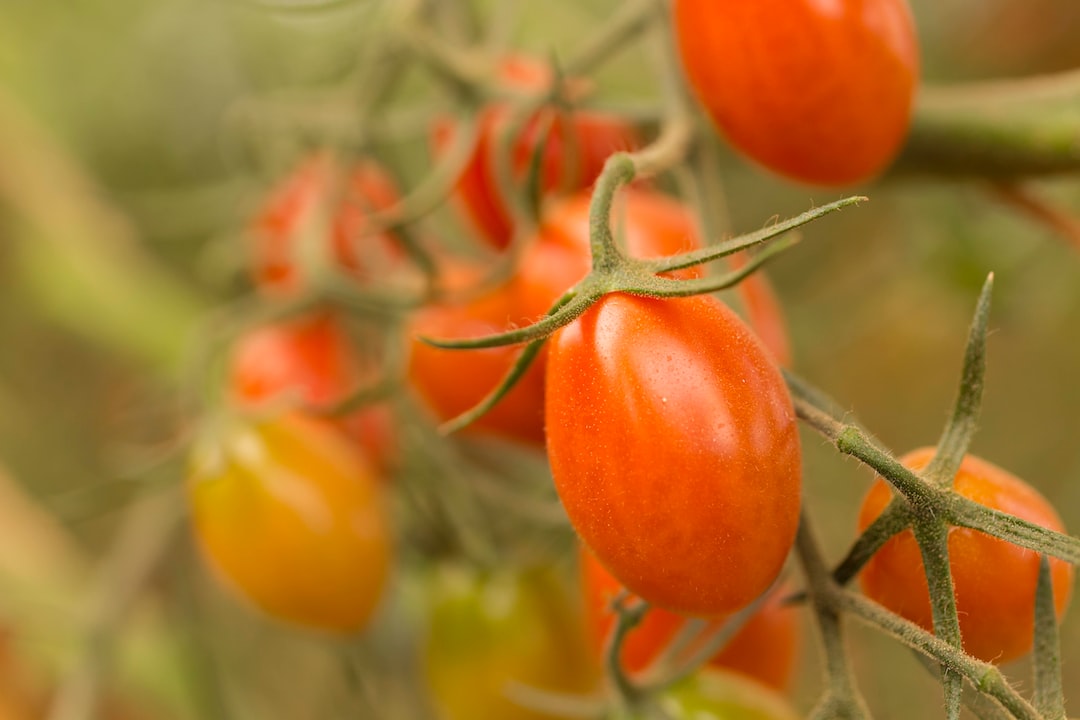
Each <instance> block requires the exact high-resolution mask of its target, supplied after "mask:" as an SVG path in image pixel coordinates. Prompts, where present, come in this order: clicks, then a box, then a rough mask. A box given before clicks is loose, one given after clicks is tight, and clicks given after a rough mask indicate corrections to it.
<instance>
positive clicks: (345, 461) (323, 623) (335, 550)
mask: <svg viewBox="0 0 1080 720" xmlns="http://www.w3.org/2000/svg"><path fill="white" fill-rule="evenodd" d="M188 495H189V499H190V502H191V515H192V521H193V523H194V529H195V535H196V537H197V539H198V541H199V546H200V547H201V549H202V551H203V555H204V556H205V558H206V560H207V562H208V563H209V565H210V566H211V567H212V568H213V570H214V571H215V573H216V574H217V576H218V577H219V578H220V579H221V580H223V581H224V583H225V584H226V585H227V586H229V587H231V588H232V589H234V590H235V591H236V592H238V593H239V594H240V595H242V596H243V597H245V598H247V599H248V600H249V601H250V602H252V603H254V604H255V605H257V606H258V607H259V608H261V609H262V610H263V611H265V612H266V613H268V614H270V615H272V616H274V617H276V618H279V619H281V620H286V621H289V622H293V623H297V624H300V625H305V626H308V627H313V628H319V629H322V630H328V631H333V632H355V631H357V630H360V629H361V628H363V627H364V625H365V624H366V623H367V621H368V619H369V618H370V616H371V614H372V612H373V611H374V609H375V607H376V605H377V604H378V602H379V599H380V597H381V595H382V591H383V587H384V586H385V584H386V580H387V574H388V572H389V568H390V540H389V530H388V519H387V517H386V514H385V510H384V508H383V506H382V497H381V494H380V490H379V487H378V485H377V483H376V481H375V478H374V477H373V475H372V472H371V470H370V469H369V467H368V465H367V463H366V462H365V461H364V459H363V456H362V455H360V454H359V453H358V452H357V451H356V450H355V449H354V448H353V447H352V445H350V444H349V443H348V442H347V441H346V440H345V439H344V438H343V437H342V436H341V434H340V433H339V432H338V431H337V430H336V429H335V428H334V427H333V426H332V425H329V424H327V423H324V422H321V421H319V420H316V419H314V418H312V417H309V416H307V415H303V414H301V413H288V414H283V415H278V416H276V417H271V418H268V419H265V420H261V421H255V422H250V423H249V422H245V421H242V420H239V419H232V420H229V421H226V424H225V427H224V428H222V429H221V430H220V431H219V434H217V435H216V436H215V437H213V438H212V439H209V440H207V441H204V442H202V443H200V444H199V445H197V446H196V448H195V453H194V456H193V458H192V463H191V471H190V476H189V480H188Z"/></svg>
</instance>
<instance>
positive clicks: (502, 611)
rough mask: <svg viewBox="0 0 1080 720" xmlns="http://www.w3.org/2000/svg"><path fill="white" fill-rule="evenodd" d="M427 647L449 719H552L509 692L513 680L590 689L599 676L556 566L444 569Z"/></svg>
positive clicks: (432, 682)
mask: <svg viewBox="0 0 1080 720" xmlns="http://www.w3.org/2000/svg"><path fill="white" fill-rule="evenodd" d="M431 595H432V598H433V600H432V607H431V612H430V617H429V623H428V631H427V640H426V644H425V647H424V651H423V660H424V668H425V672H426V676H427V680H428V683H429V686H430V688H431V691H432V695H433V698H434V700H435V702H436V704H437V705H438V708H439V710H440V711H441V715H440V717H441V718H443V720H478V719H479V718H498V719H499V720H551V718H553V717H555V716H552V715H549V714H546V713H540V712H536V711H534V710H531V709H528V708H525V707H523V706H521V705H519V704H517V703H515V702H513V701H512V700H511V699H509V698H508V697H506V696H505V694H504V693H505V692H506V688H507V687H508V685H509V684H510V683H519V684H522V685H528V686H531V687H534V688H536V689H539V690H547V691H549V692H564V693H587V692H590V691H592V690H593V689H594V688H595V685H596V682H597V679H598V678H597V674H596V672H595V670H594V669H593V667H592V663H591V660H590V658H589V654H588V650H587V648H586V645H585V638H584V629H583V627H582V623H581V617H580V615H579V614H578V613H577V612H576V609H575V607H574V604H573V603H572V602H571V600H570V597H569V594H568V593H567V592H566V589H565V587H564V586H563V583H562V581H561V579H560V578H559V577H558V576H557V575H556V574H555V573H554V572H553V571H551V570H550V569H531V570H526V571H506V570H504V571H498V572H492V573H482V572H479V571H473V570H469V569H466V568H462V567H447V568H442V569H441V571H440V573H439V576H438V577H437V578H436V582H435V586H434V590H433V592H432V593H431Z"/></svg>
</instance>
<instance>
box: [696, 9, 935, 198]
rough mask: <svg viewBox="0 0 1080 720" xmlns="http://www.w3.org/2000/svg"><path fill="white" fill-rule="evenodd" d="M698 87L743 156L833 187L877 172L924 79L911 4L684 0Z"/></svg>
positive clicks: (900, 135)
mask: <svg viewBox="0 0 1080 720" xmlns="http://www.w3.org/2000/svg"><path fill="white" fill-rule="evenodd" d="M675 29H676V36H677V41H678V46H679V51H680V54H681V56H682V62H683V67H684V69H685V71H686V75H687V78H688V79H689V81H690V85H691V86H692V87H693V89H694V91H695V93H696V95H697V97H698V99H699V100H700V101H701V104H702V105H703V106H704V107H705V109H706V111H707V112H708V113H709V115H710V117H711V118H712V119H713V122H715V123H716V125H717V126H718V127H719V129H720V130H721V131H722V132H723V134H724V135H725V136H726V137H727V138H728V140H729V141H730V142H731V143H732V145H734V146H735V147H736V148H737V149H738V150H740V151H741V152H743V153H744V154H745V155H747V156H749V157H750V158H752V159H753V160H755V161H757V162H758V163H761V164H762V165H764V166H765V167H767V168H769V169H770V170H773V171H775V172H777V173H780V174H781V175H784V176H787V177H789V178H793V179H795V180H801V181H804V182H809V183H815V184H822V185H843V184H849V183H856V182H860V181H863V180H866V179H868V178H871V177H873V176H874V175H877V174H878V173H879V172H881V171H882V170H883V169H884V168H885V166H886V165H888V164H889V162H890V161H891V160H892V158H893V157H894V156H895V154H896V152H897V151H898V150H899V148H900V144H901V143H902V141H903V139H904V136H905V135H906V133H907V129H908V125H909V123H910V116H911V107H912V101H913V98H914V94H915V89H916V85H917V80H918V73H919V53H918V45H917V41H916V37H915V29H914V25H913V21H912V17H911V11H910V9H909V8H908V5H907V1H906V0H754V2H745V0H676V2H675Z"/></svg>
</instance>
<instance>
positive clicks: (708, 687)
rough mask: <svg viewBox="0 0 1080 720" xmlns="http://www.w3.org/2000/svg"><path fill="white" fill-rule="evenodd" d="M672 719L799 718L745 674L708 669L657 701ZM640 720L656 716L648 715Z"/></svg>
mask: <svg viewBox="0 0 1080 720" xmlns="http://www.w3.org/2000/svg"><path fill="white" fill-rule="evenodd" d="M655 702H656V706H657V707H658V708H659V710H660V711H661V712H662V713H663V717H667V718H671V719H672V720H697V719H698V718H716V720H796V719H797V718H798V717H799V716H798V714H796V712H795V710H794V709H793V708H792V707H791V705H790V704H789V703H788V701H787V700H786V699H784V697H783V696H782V695H780V694H779V693H777V692H776V691H775V690H771V689H770V688H768V687H766V686H764V685H761V684H759V683H757V682H755V681H753V680H751V679H749V678H747V677H744V676H742V675H736V674H733V673H729V672H724V671H722V670H719V669H716V668H705V669H703V670H700V671H698V672H697V673H696V674H694V675H692V676H690V677H689V678H687V679H686V680H683V681H682V682H680V683H679V684H677V685H675V686H674V687H672V688H671V689H670V690H667V691H665V692H664V693H663V694H661V695H660V697H658V698H657V699H656V701H655ZM640 717H641V720H648V718H652V717H656V716H654V715H650V714H648V713H642V714H641V715H640Z"/></svg>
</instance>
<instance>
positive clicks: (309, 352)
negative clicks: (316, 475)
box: [229, 313, 396, 477]
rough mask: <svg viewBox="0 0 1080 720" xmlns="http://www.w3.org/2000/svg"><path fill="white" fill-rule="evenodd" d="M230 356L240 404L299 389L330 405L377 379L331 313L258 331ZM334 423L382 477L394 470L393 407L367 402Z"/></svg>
mask: <svg viewBox="0 0 1080 720" xmlns="http://www.w3.org/2000/svg"><path fill="white" fill-rule="evenodd" d="M230 360H231V363H230V376H229V380H230V386H231V388H232V391H233V397H234V400H235V401H236V402H237V403H238V404H239V405H240V406H241V407H257V406H259V405H262V404H264V403H266V402H268V401H272V400H274V399H275V398H279V397H281V396H283V395H286V394H288V393H295V394H296V395H297V397H298V399H299V400H301V401H302V402H303V403H305V404H307V405H309V406H311V407H313V408H316V409H322V408H328V407H331V406H333V405H334V404H335V403H337V402H339V401H341V400H344V399H345V398H346V397H348V395H349V394H350V393H351V392H353V391H355V390H356V389H357V388H359V387H360V386H361V385H362V384H363V383H366V382H373V379H372V378H370V377H367V376H370V375H372V373H371V372H365V370H366V369H367V368H365V367H364V362H363V360H362V358H361V357H359V355H358V354H357V353H356V352H355V351H354V350H353V348H352V346H351V345H350V343H349V338H348V337H347V335H346V333H345V330H344V328H343V327H342V325H341V323H340V321H339V320H338V319H337V318H336V316H334V315H333V314H329V313H322V314H318V315H314V316H311V317H305V318H301V319H299V320H293V321H289V322H282V323H278V324H274V325H267V326H264V327H261V328H258V329H256V330H253V331H252V332H250V333H248V334H246V335H244V336H242V337H241V338H240V339H239V340H238V341H237V343H236V345H235V346H234V347H233V350H232V355H231V358H230ZM335 424H336V425H337V426H338V427H340V428H341V430H342V431H343V432H344V433H345V434H346V435H347V436H348V437H349V438H351V439H353V440H355V441H356V442H357V443H358V444H359V446H360V447H361V448H363V450H364V452H365V454H366V455H367V457H368V458H370V459H371V460H372V462H373V463H374V464H375V466H376V467H377V468H378V469H379V470H380V476H383V477H385V476H386V475H388V474H389V472H390V471H391V469H392V467H393V465H394V460H395V447H396V439H395V437H394V418H393V415H392V414H391V411H390V408H389V406H387V405H385V404H373V405H368V406H366V407H362V408H360V409H358V410H357V411H356V412H353V413H350V414H349V415H347V416H344V417H342V418H340V419H338V420H336V421H335Z"/></svg>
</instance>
